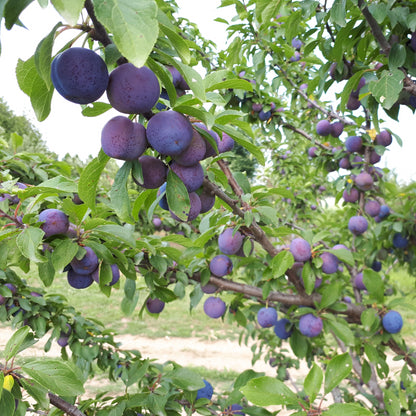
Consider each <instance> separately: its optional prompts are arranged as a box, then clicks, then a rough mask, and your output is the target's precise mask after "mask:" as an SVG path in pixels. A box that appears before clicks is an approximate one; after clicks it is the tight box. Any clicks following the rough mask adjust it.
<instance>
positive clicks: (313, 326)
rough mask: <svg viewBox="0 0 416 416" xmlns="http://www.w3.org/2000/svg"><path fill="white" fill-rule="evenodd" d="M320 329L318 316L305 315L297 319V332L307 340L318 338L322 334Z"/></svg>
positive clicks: (321, 324)
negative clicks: (307, 338)
mask: <svg viewBox="0 0 416 416" xmlns="http://www.w3.org/2000/svg"><path fill="white" fill-rule="evenodd" d="M322 328H323V323H322V319H321V318H320V317H319V316H315V315H313V314H311V313H307V314H306V315H302V316H301V317H300V319H299V331H300V332H301V334H303V335H305V336H307V337H309V338H313V337H316V336H318V335H319V334H320V333H321V332H322Z"/></svg>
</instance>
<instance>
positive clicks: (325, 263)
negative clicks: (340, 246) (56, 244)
mask: <svg viewBox="0 0 416 416" xmlns="http://www.w3.org/2000/svg"><path fill="white" fill-rule="evenodd" d="M320 257H321V259H322V271H323V272H324V273H326V274H333V273H336V272H337V271H338V265H339V260H338V257H337V256H335V255H334V254H332V253H328V252H324V253H322V254H321V255H320Z"/></svg>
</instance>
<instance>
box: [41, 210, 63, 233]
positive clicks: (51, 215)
mask: <svg viewBox="0 0 416 416" xmlns="http://www.w3.org/2000/svg"><path fill="white" fill-rule="evenodd" d="M39 222H41V223H42V224H41V226H40V228H41V229H42V230H43V232H44V233H45V237H51V236H53V235H56V234H65V233H66V232H67V231H68V227H69V220H68V216H67V215H66V214H65V213H64V212H63V211H61V210H59V209H56V208H47V209H44V210H43V211H41V212H40V213H39Z"/></svg>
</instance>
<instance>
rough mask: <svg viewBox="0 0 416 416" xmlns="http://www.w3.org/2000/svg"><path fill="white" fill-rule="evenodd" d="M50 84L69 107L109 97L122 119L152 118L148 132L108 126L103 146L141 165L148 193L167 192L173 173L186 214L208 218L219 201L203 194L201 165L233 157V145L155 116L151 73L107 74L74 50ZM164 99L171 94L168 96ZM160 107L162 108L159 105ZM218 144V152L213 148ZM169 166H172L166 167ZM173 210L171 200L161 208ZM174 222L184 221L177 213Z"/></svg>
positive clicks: (117, 121) (56, 66) (179, 117)
mask: <svg viewBox="0 0 416 416" xmlns="http://www.w3.org/2000/svg"><path fill="white" fill-rule="evenodd" d="M167 69H168V70H169V72H170V73H171V75H172V81H173V84H174V86H175V88H176V91H177V93H178V95H180V94H182V93H183V91H184V90H186V89H189V86H188V85H187V83H186V81H185V79H184V78H183V77H182V75H181V74H180V73H179V71H178V70H177V69H176V68H174V67H173V66H168V67H167ZM51 74H52V75H51V78H52V81H53V84H54V86H55V88H56V90H57V91H58V92H59V93H60V94H61V95H62V96H63V97H65V98H66V99H68V100H69V101H72V102H75V103H80V104H86V103H90V102H93V101H95V100H96V99H98V98H99V97H101V95H102V94H103V93H104V92H105V91H106V93H107V98H108V101H109V103H110V104H111V106H112V107H113V108H114V109H116V110H117V111H119V112H120V113H123V114H142V115H145V116H146V117H147V118H149V121H148V123H147V125H146V127H145V126H144V125H142V124H140V123H138V122H134V121H132V120H131V119H130V118H129V117H127V116H124V115H119V116H115V117H113V118H112V119H111V120H109V121H108V122H107V123H106V124H105V126H104V127H103V129H102V132H101V146H102V149H103V151H104V153H106V154H107V155H108V156H110V157H112V158H115V159H119V160H126V161H138V162H139V163H140V166H141V170H142V172H141V175H134V174H133V180H134V181H135V182H136V183H137V184H138V185H139V186H141V187H143V188H145V189H157V188H159V195H160V193H161V192H165V190H166V188H165V186H166V185H165V183H166V179H167V174H168V171H169V170H171V171H172V172H174V173H175V174H176V175H177V176H178V177H179V178H180V179H181V180H182V182H183V183H184V185H185V188H186V189H187V191H188V193H189V200H190V209H189V211H188V212H186V213H184V214H185V216H187V220H188V221H192V220H193V219H195V218H196V217H197V215H198V214H199V213H204V212H207V211H208V210H210V209H211V208H212V206H213V205H214V202H215V196H214V195H212V194H211V193H210V192H207V191H206V190H204V189H203V187H202V184H203V180H204V170H203V167H202V165H201V163H200V162H201V161H202V160H204V159H206V158H208V157H211V156H214V155H216V154H217V151H218V153H223V152H226V151H229V150H231V149H232V148H233V146H234V140H233V139H232V138H231V137H230V136H229V135H227V134H226V133H222V135H221V136H220V135H218V134H217V133H216V132H215V131H213V130H210V129H208V128H207V127H206V126H205V125H204V124H203V123H200V122H194V123H191V122H190V120H189V119H188V118H187V117H186V116H184V115H183V114H181V113H179V112H176V111H173V110H169V109H166V110H165V106H164V105H160V106H159V107H156V108H158V109H160V110H165V111H159V112H157V113H156V114H153V113H152V109H153V108H154V107H155V105H156V103H157V102H158V100H159V98H160V97H161V91H160V84H159V81H158V78H157V77H156V75H155V74H154V73H153V71H151V70H150V69H149V68H147V67H141V68H137V67H135V66H134V65H133V64H131V63H125V64H122V65H120V66H118V67H117V68H115V69H114V70H113V71H112V72H111V73H110V74H108V71H107V67H106V65H105V63H104V61H103V60H102V58H101V57H100V56H99V55H97V54H96V53H95V52H93V51H91V50H89V49H85V48H70V49H67V50H65V51H64V52H62V53H60V54H59V55H57V56H56V57H55V59H54V60H53V63H52V68H51ZM162 93H164V94H165V95H164V97H162V98H168V97H167V96H166V92H165V91H164V90H163V91H162ZM158 104H160V103H158ZM214 143H215V146H216V147H217V149H215V147H214V146H213V144H214ZM149 148H150V149H153V150H155V151H156V152H158V157H155V156H152V155H149V154H144V153H145V151H146V150H147V149H149ZM166 160H168V163H166ZM159 205H160V206H161V207H162V208H164V209H167V210H169V207H168V204H167V199H166V198H164V199H163V202H162V201H161V203H160V204H159ZM172 216H173V217H174V218H175V219H177V220H179V218H178V217H177V216H176V215H175V214H173V213H172Z"/></svg>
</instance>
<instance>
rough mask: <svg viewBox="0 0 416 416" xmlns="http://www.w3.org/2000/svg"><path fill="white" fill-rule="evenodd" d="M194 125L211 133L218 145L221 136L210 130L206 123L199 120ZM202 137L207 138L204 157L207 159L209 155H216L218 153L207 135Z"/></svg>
mask: <svg viewBox="0 0 416 416" xmlns="http://www.w3.org/2000/svg"><path fill="white" fill-rule="evenodd" d="M193 125H194V126H195V127H198V128H200V129H202V130H205V131H206V132H207V133H209V135H210V136H211V137H212V138H213V140H214V141H215V143H216V145H217V147H218V143H219V141H220V136H218V134H217V133H216V132H215V131H214V130H209V129H208V127H207V126H206V125H205V124H203V123H199V122H197V123H193ZM202 138H203V139H204V140H205V144H206V151H205V155H204V159H206V158H207V157H211V156H216V155H217V153H216V151H215V149H214V148H213V147H212V145H211V143H209V142H208V140H207V139H206V138H205V137H203V136H202Z"/></svg>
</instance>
